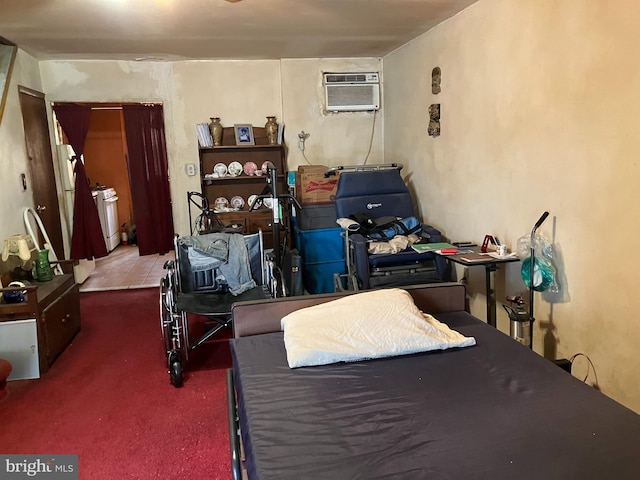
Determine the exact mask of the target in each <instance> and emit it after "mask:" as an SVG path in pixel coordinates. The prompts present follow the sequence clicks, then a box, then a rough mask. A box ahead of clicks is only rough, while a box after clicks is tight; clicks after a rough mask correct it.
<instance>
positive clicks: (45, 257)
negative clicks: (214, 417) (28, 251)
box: [36, 248, 53, 282]
mask: <svg viewBox="0 0 640 480" xmlns="http://www.w3.org/2000/svg"><path fill="white" fill-rule="evenodd" d="M36 276H37V277H38V281H39V282H48V281H49V280H51V279H53V271H52V270H51V264H50V263H49V250H47V249H46V248H45V249H42V250H38V260H37V261H36Z"/></svg>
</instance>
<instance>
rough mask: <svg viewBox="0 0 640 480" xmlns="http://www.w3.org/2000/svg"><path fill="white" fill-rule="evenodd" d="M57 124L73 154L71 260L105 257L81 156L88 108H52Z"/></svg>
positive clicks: (72, 105) (79, 106) (65, 106)
mask: <svg viewBox="0 0 640 480" xmlns="http://www.w3.org/2000/svg"><path fill="white" fill-rule="evenodd" d="M53 110H54V111H55V113H56V117H57V119H58V122H60V126H61V127H62V130H64V133H65V135H66V136H67V138H68V139H69V143H70V144H71V146H72V147H73V150H74V151H75V152H76V164H75V167H74V172H75V174H76V179H75V198H74V201H73V232H72V234H71V253H70V256H71V258H72V259H73V260H80V259H83V258H86V259H88V260H91V259H93V258H99V257H104V256H106V255H107V253H108V252H107V247H106V245H105V243H104V237H103V236H102V228H101V227H100V217H99V216H98V209H97V208H96V204H95V202H94V201H93V196H92V195H91V187H90V186H89V180H88V179H87V174H86V172H85V169H84V164H83V163H82V160H80V156H81V155H82V153H83V152H84V143H85V140H86V138H87V132H88V131H89V121H90V120H91V108H90V107H85V106H82V105H75V104H65V105H54V106H53Z"/></svg>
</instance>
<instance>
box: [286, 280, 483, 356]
mask: <svg viewBox="0 0 640 480" xmlns="http://www.w3.org/2000/svg"><path fill="white" fill-rule="evenodd" d="M281 327H282V330H284V343H285V347H286V350H287V362H288V364H289V367H290V368H296V367H304V366H314V365H326V364H330V363H337V362H354V361H358V360H364V359H373V358H382V357H391V356H396V355H407V354H410V353H417V352H425V351H429V350H444V349H447V348H452V347H468V346H471V345H475V343H476V341H475V338H473V337H465V336H463V335H461V334H460V333H458V332H456V331H454V330H451V329H450V328H449V327H448V326H447V325H445V324H443V323H441V322H439V321H438V320H436V319H435V318H433V317H432V316H431V315H428V314H423V313H422V312H421V311H420V310H419V309H418V307H416V305H415V304H414V302H413V298H412V297H411V295H410V294H409V293H408V292H407V291H405V290H402V289H399V288H392V289H384V290H371V291H367V292H363V293H358V294H354V295H349V296H346V297H343V298H340V299H338V300H333V301H331V302H327V303H323V304H319V305H314V306H312V307H307V308H303V309H301V310H297V311H295V312H292V313H290V314H289V315H287V316H285V317H284V318H282V320H281Z"/></svg>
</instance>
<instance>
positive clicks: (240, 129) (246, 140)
mask: <svg viewBox="0 0 640 480" xmlns="http://www.w3.org/2000/svg"><path fill="white" fill-rule="evenodd" d="M233 131H234V132H235V133H236V145H255V142H254V139H253V126H252V125H237V124H236V125H234V126H233Z"/></svg>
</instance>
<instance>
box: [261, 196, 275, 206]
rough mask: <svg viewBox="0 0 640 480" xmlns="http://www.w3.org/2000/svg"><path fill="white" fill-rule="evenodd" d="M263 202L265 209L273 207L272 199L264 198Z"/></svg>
mask: <svg viewBox="0 0 640 480" xmlns="http://www.w3.org/2000/svg"><path fill="white" fill-rule="evenodd" d="M263 202H264V206H265V207H267V208H271V207H272V206H273V198H265V199H264V200H263Z"/></svg>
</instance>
